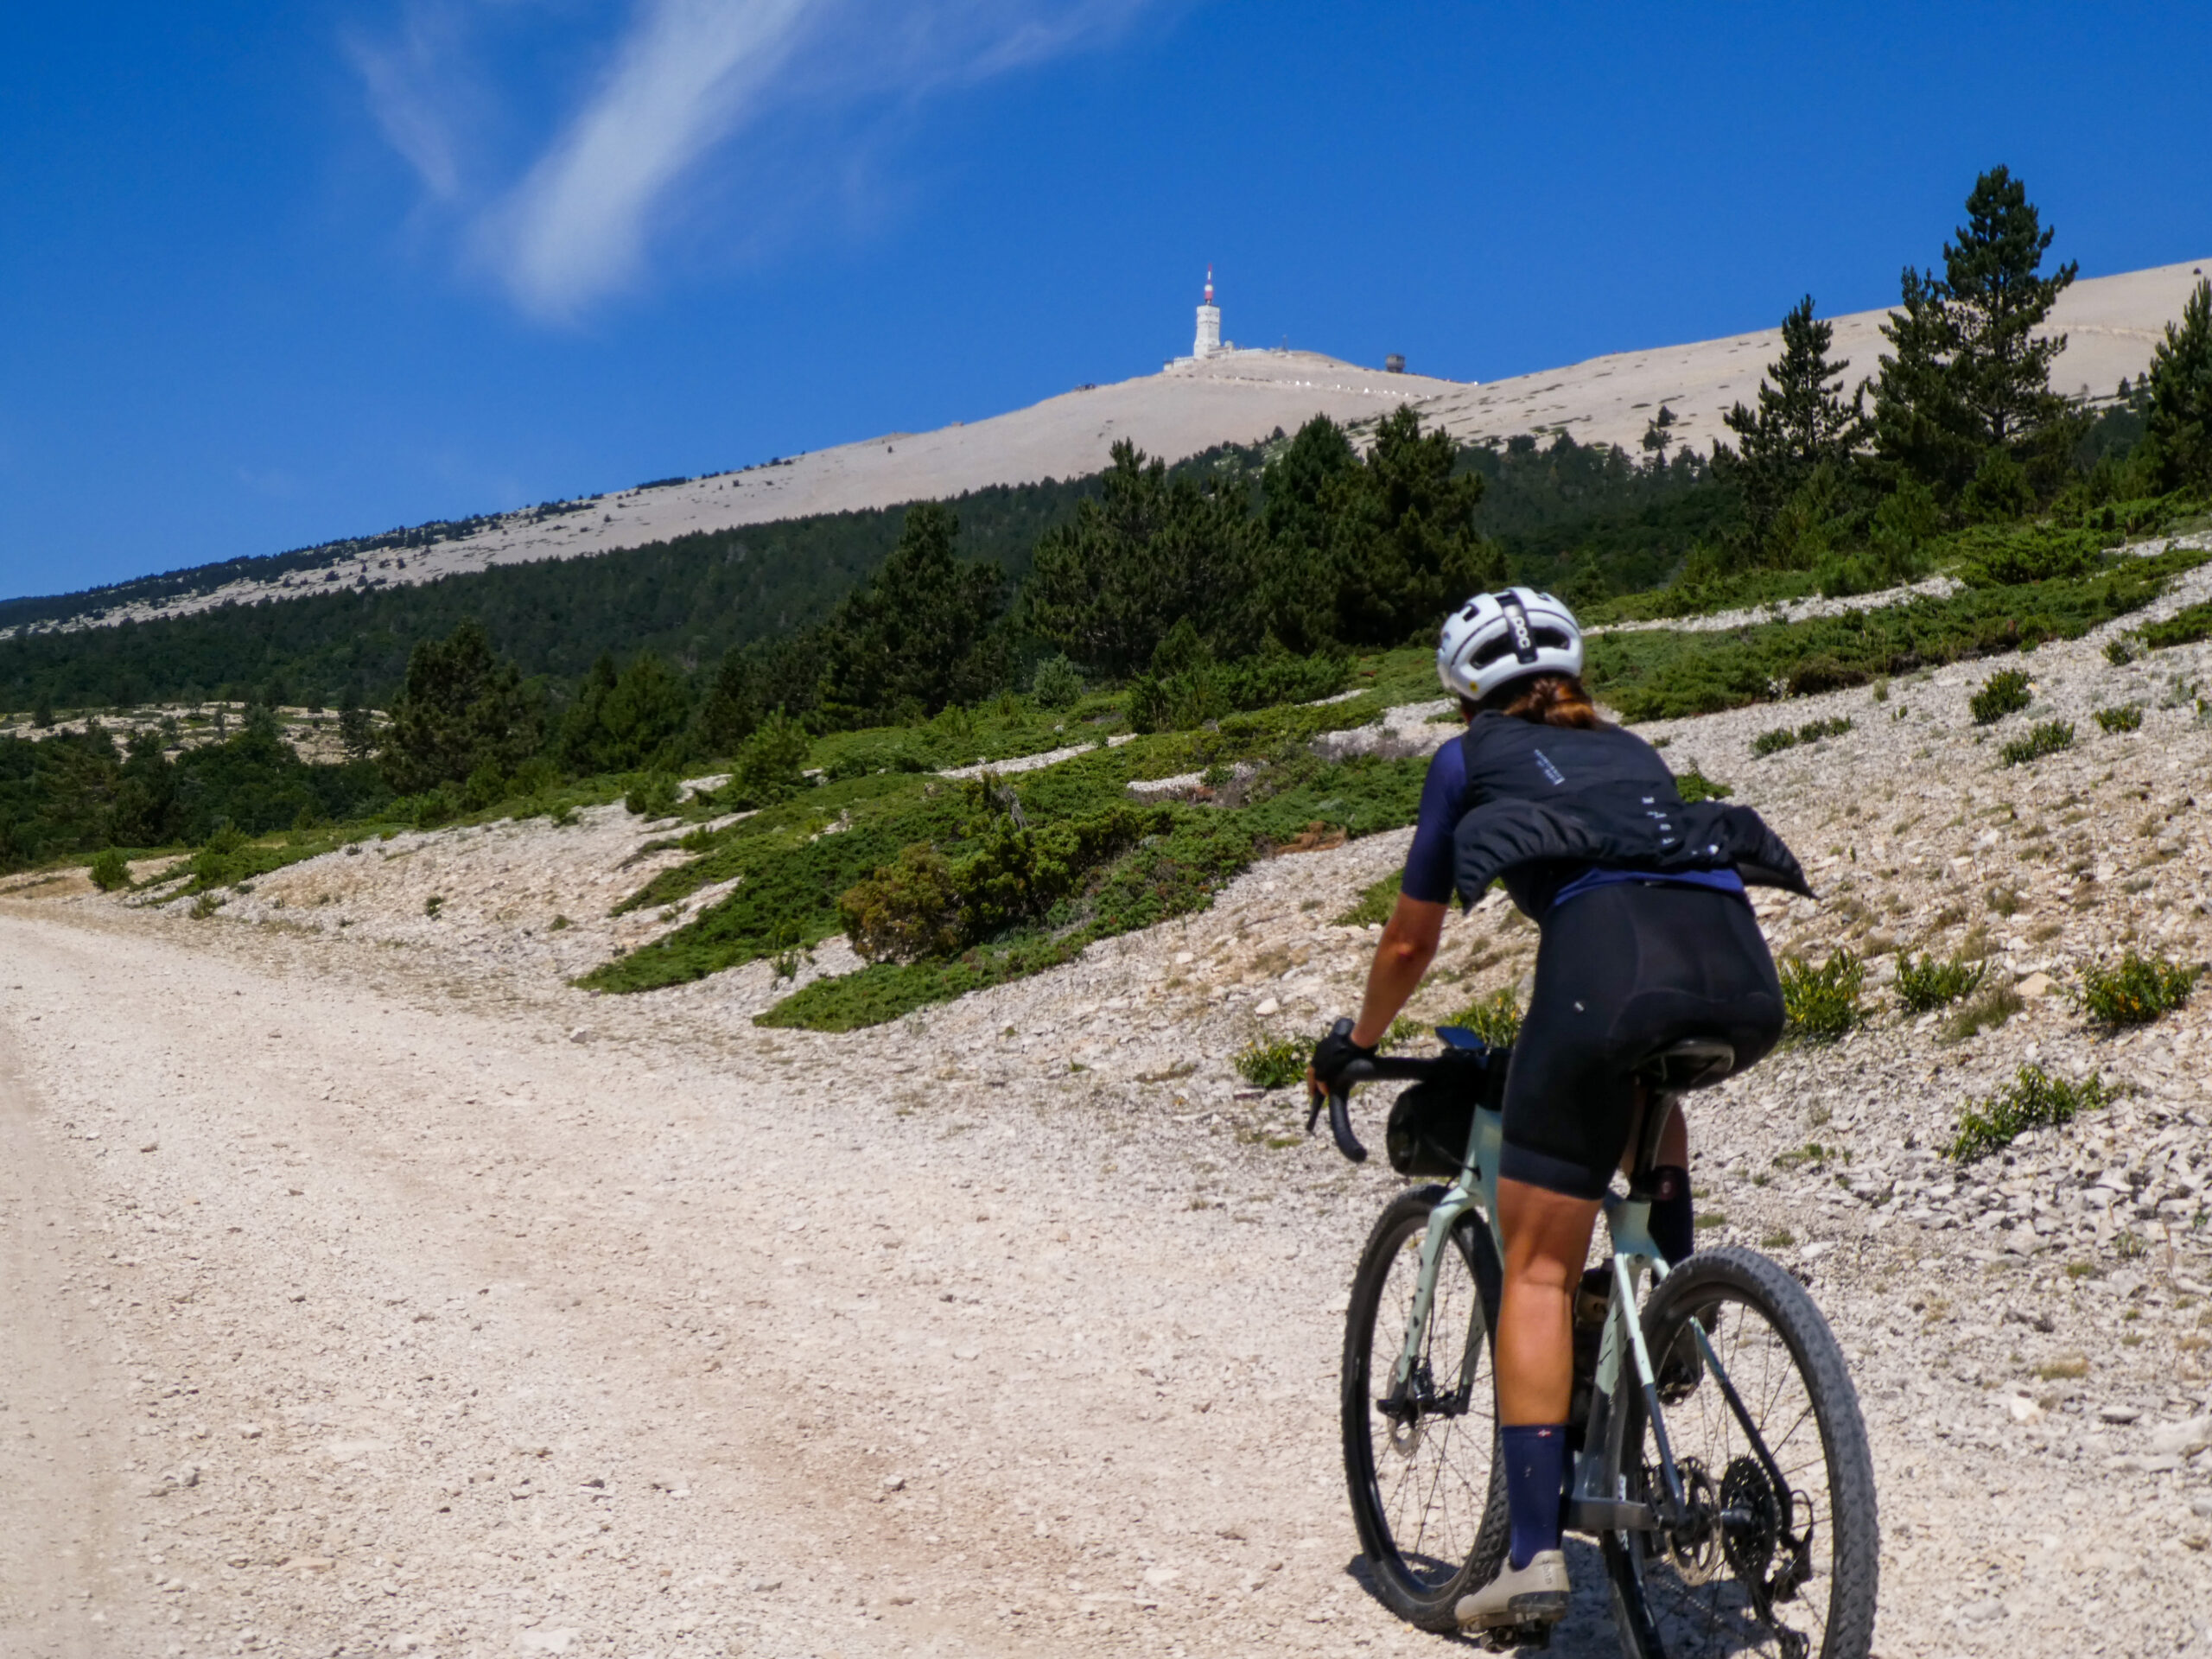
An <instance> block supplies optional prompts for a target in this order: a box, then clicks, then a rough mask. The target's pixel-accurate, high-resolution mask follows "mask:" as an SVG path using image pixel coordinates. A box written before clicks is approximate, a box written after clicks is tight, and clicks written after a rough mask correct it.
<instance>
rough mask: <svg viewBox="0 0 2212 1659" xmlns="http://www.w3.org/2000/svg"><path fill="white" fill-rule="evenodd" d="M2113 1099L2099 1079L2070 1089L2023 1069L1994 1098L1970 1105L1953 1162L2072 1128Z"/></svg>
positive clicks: (2046, 1075) (1952, 1151)
mask: <svg viewBox="0 0 2212 1659" xmlns="http://www.w3.org/2000/svg"><path fill="white" fill-rule="evenodd" d="M2112 1097H2113V1096H2112V1093H2111V1091H2110V1090H2107V1089H2106V1087H2105V1085H2104V1084H2103V1082H2102V1081H2101V1079H2099V1078H2097V1077H2090V1078H2089V1079H2088V1081H2087V1082H2086V1083H2069V1082H2067V1081H2066V1079H2065V1078H2063V1077H2052V1076H2051V1075H2050V1073H2049V1072H2048V1071H2044V1069H2043V1068H2042V1067H2041V1066H2039V1065H2024V1066H2022V1067H2021V1068H2020V1069H2019V1070H2018V1071H2017V1072H2015V1073H2014V1074H2013V1076H2012V1082H2011V1083H2010V1084H2006V1085H2005V1087H2004V1088H2002V1089H2000V1090H1998V1091H1997V1092H1996V1093H1995V1094H1993V1095H1991V1096H1987V1097H1986V1098H1985V1099H1979V1100H1969V1101H1968V1102H1967V1104H1966V1108H1965V1109H1964V1110H1963V1111H1961V1113H1960V1114H1959V1122H1958V1125H1957V1128H1956V1130H1955V1133H1954V1135H1953V1137H1952V1140H1951V1145H1950V1147H1949V1154H1950V1157H1951V1159H1952V1161H1954V1162H1955V1163H1961V1164H1970V1163H1973V1162H1974V1161H1975V1160H1979V1159H1982V1158H1986V1157H1988V1156H1989V1155H1990V1154H1992V1153H1995V1152H2002V1151H2003V1150H2004V1149H2005V1147H2009V1146H2011V1145H2012V1142H2013V1141H2015V1140H2016V1139H2018V1137H2019V1136H2020V1135H2022V1134H2023V1133H2024V1132H2025V1131H2027V1130H2029V1129H2039V1128H2056V1127H2058V1126H2059V1125H2060V1124H2063V1123H2070V1122H2073V1121H2074V1119H2075V1118H2076V1117H2078V1116H2081V1115H2082V1113H2083V1112H2088V1111H2095V1110H2097V1109H2099V1108H2101V1107H2103V1106H2106V1105H2107V1104H2109V1103H2111V1100H2112Z"/></svg>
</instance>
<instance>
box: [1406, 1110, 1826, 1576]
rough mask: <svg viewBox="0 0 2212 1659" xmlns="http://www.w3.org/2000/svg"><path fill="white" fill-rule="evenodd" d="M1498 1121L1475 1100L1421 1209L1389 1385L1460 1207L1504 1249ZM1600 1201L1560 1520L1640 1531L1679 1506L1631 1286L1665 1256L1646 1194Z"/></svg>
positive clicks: (1748, 1426)
mask: <svg viewBox="0 0 2212 1659" xmlns="http://www.w3.org/2000/svg"><path fill="white" fill-rule="evenodd" d="M1674 1104H1675V1102H1674V1100H1673V1098H1672V1097H1671V1096H1662V1097H1661V1098H1660V1100H1658V1101H1655V1103H1654V1106H1655V1109H1662V1108H1663V1109H1671V1108H1672V1107H1673V1106H1674ZM1504 1125H1505V1120H1504V1116H1503V1113H1502V1112H1500V1111H1498V1110H1497V1109H1495V1108H1489V1107H1483V1108H1478V1109H1477V1110H1476V1112H1475V1115H1474V1127H1473V1129H1472V1132H1471V1134H1470V1135H1469V1136H1468V1146H1467V1153H1466V1158H1465V1162H1464V1163H1463V1164H1462V1165H1461V1166H1460V1170H1459V1174H1458V1175H1457V1176H1455V1177H1454V1178H1453V1179H1452V1183H1451V1185H1449V1186H1447V1187H1446V1189H1445V1192H1444V1196H1443V1197H1442V1198H1440V1199H1439V1200H1438V1201H1437V1205H1436V1207H1435V1209H1434V1210H1433V1211H1431V1212H1430V1215H1429V1221H1428V1231H1427V1235H1426V1236H1424V1237H1423V1238H1422V1240H1421V1274H1420V1277H1419V1278H1418V1280H1417V1281H1416V1282H1415V1287H1414V1305H1413V1308H1412V1311H1411V1313H1409V1315H1408V1319H1407V1321H1406V1339H1405V1343H1404V1344H1403V1346H1402V1348H1401V1349H1400V1351H1399V1354H1398V1360H1397V1363H1396V1365H1395V1367H1394V1368H1393V1370H1392V1373H1391V1378H1390V1383H1391V1391H1392V1393H1393V1394H1394V1395H1395V1394H1397V1393H1400V1392H1402V1390H1403V1389H1405V1388H1406V1386H1407V1385H1408V1382H1409V1380H1410V1379H1411V1377H1412V1376H1413V1372H1414V1367H1415V1366H1416V1365H1417V1364H1419V1363H1420V1361H1421V1349H1422V1346H1423V1344H1424V1343H1425V1342H1426V1340H1427V1335H1428V1319H1429V1313H1430V1310H1431V1308H1432V1306H1433V1303H1434V1300H1435V1294H1436V1281H1437V1274H1438V1270H1439V1268H1440V1265H1441V1263H1442V1262H1443V1259H1444V1251H1445V1249H1446V1243H1447V1241H1449V1239H1450V1238H1451V1236H1452V1229H1453V1228H1454V1227H1456V1226H1458V1225H1459V1222H1460V1220H1461V1218H1462V1217H1465V1215H1466V1213H1467V1212H1468V1211H1470V1210H1475V1209H1479V1211H1480V1212H1481V1214H1482V1217H1483V1219H1484V1224H1486V1225H1487V1226H1488V1227H1489V1228H1490V1231H1491V1241H1492V1242H1493V1243H1495V1244H1496V1245H1497V1255H1498V1260H1499V1261H1500V1262H1503V1261H1504V1259H1505V1235H1504V1231H1503V1229H1502V1228H1501V1227H1500V1225H1499V1224H1498V1215H1497V1166H1498V1154H1499V1153H1500V1151H1501V1149H1502V1148H1503V1144H1504ZM1600 1208H1601V1211H1602V1213H1603V1216H1604V1218H1605V1233H1606V1241H1607V1243H1608V1245H1609V1246H1610V1250H1609V1254H1610V1255H1611V1258H1612V1264H1613V1278H1612V1297H1611V1304H1610V1306H1609V1307H1608V1308H1607V1311H1606V1316H1605V1336H1604V1338H1603V1340H1602V1343H1601V1344H1600V1346H1599V1353H1598V1370H1597V1377H1596V1382H1595V1386H1594V1387H1593V1389H1592V1395H1591V1402H1590V1417H1589V1421H1588V1423H1587V1424H1586V1427H1585V1428H1584V1431H1583V1439H1582V1450H1581V1451H1580V1452H1579V1453H1578V1454H1577V1455H1576V1457H1575V1460H1574V1471H1573V1478H1572V1479H1571V1480H1570V1481H1569V1482H1568V1484H1567V1515H1566V1521H1567V1528H1568V1529H1569V1530H1571V1531H1574V1532H1580V1533H1591V1534H1596V1533H1605V1532H1649V1531H1652V1530H1654V1529H1656V1528H1658V1527H1660V1526H1675V1525H1680V1524H1681V1521H1682V1518H1683V1516H1684V1513H1685V1504H1684V1498H1683V1492H1682V1483H1681V1472H1680V1471H1678V1470H1677V1469H1676V1467H1675V1457H1674V1452H1673V1449H1672V1446H1671V1445H1670V1444H1669V1440H1668V1436H1667V1420H1666V1413H1665V1411H1664V1409H1663V1408H1662V1406H1661V1404H1660V1402H1659V1390H1658V1383H1657V1372H1656V1370H1655V1368H1654V1367H1653V1365H1652V1363H1651V1355H1650V1353H1649V1351H1648V1350H1647V1349H1646V1346H1645V1344H1644V1340H1643V1322H1642V1321H1641V1320H1640V1319H1637V1294H1638V1292H1639V1291H1640V1289H1641V1288H1642V1284H1643V1275H1644V1274H1646V1273H1647V1272H1648V1273H1649V1274H1651V1276H1652V1281H1653V1282H1654V1283H1655V1284H1656V1283H1657V1282H1658V1281H1660V1280H1662V1279H1664V1278H1665V1277H1666V1276H1667V1264H1666V1260H1665V1258H1664V1257H1663V1256H1662V1255H1660V1253H1659V1248H1658V1246H1657V1245H1656V1243H1653V1242H1652V1238H1651V1231H1650V1221H1651V1205H1650V1203H1649V1200H1648V1199H1643V1198H1634V1197H1630V1198H1622V1197H1620V1196H1618V1195H1617V1194H1614V1193H1611V1192H1609V1193H1607V1194H1606V1195H1605V1198H1603V1199H1602V1200H1601V1201H1600ZM1692 1328H1693V1329H1694V1330H1696V1332H1697V1335H1696V1341H1697V1344H1698V1348H1699V1351H1700V1357H1702V1359H1703V1360H1704V1363H1705V1364H1706V1365H1707V1367H1708V1368H1709V1370H1710V1374H1711V1375H1712V1376H1713V1378H1714V1380H1715V1381H1716V1383H1718V1385H1719V1389H1720V1391H1721V1393H1722V1395H1723V1396H1724V1398H1726V1401H1727V1402H1728V1405H1729V1408H1730V1410H1731V1411H1732V1414H1734V1415H1735V1416H1736V1418H1737V1420H1738V1423H1739V1424H1740V1425H1741V1427H1742V1428H1743V1430H1744V1432H1745V1435H1746V1436H1747V1437H1748V1438H1749V1440H1750V1441H1751V1445H1752V1446H1753V1447H1755V1448H1756V1450H1757V1452H1758V1457H1759V1459H1760V1460H1761V1462H1763V1463H1764V1464H1765V1465H1767V1466H1768V1468H1769V1469H1770V1470H1772V1469H1773V1459H1772V1457H1771V1455H1770V1453H1769V1452H1768V1451H1767V1447H1766V1445H1765V1442H1764V1440H1763V1439H1762V1438H1761V1437H1760V1435H1759V1434H1758V1430H1757V1428H1756V1427H1755V1426H1754V1425H1753V1424H1752V1423H1751V1421H1750V1417H1749V1415H1748V1414H1747V1413H1746V1412H1745V1409H1744V1408H1743V1405H1742V1402H1741V1400H1740V1398H1739V1397H1738V1395H1737V1393H1736V1389H1735V1388H1734V1386H1733V1384H1732V1383H1730V1382H1729V1380H1728V1376H1727V1373H1726V1370H1724V1369H1723V1368H1722V1366H1721V1363H1720V1360H1719V1356H1718V1355H1717V1354H1715V1353H1714V1352H1713V1346H1712V1344H1711V1343H1710V1342H1709V1341H1707V1338H1706V1334H1705V1332H1704V1331H1703V1330H1702V1329H1700V1328H1698V1327H1696V1325H1694V1322H1693V1325H1692ZM1624 1361H1626V1362H1628V1363H1629V1365H1630V1366H1632V1369H1633V1374H1634V1382H1635V1385H1636V1386H1637V1387H1638V1388H1639V1389H1641V1391H1642V1393H1643V1408H1644V1411H1645V1413H1646V1414H1648V1416H1649V1420H1650V1423H1651V1432H1652V1439H1653V1440H1654V1442H1655V1444H1656V1449H1657V1451H1658V1453H1659V1478H1660V1483H1661V1491H1660V1493H1659V1504H1658V1510H1657V1513H1656V1514H1655V1513H1654V1510H1653V1507H1652V1505H1651V1504H1649V1503H1643V1502H1638V1501H1636V1500H1633V1499H1630V1497H1628V1495H1627V1484H1628V1482H1627V1472H1626V1470H1627V1463H1626V1459H1627V1458H1628V1456H1629V1454H1630V1452H1631V1451H1632V1450H1633V1448H1630V1447H1628V1446H1624V1444H1623V1437H1624V1434H1625V1433H1626V1429H1627V1414H1625V1413H1624V1412H1623V1411H1622V1410H1621V1409H1620V1408H1619V1391H1620V1389H1621V1388H1622V1386H1623V1384H1624ZM1776 1472H1777V1474H1778V1471H1776ZM1777 1486H1778V1487H1779V1488H1780V1490H1781V1491H1783V1493H1784V1494H1785V1496H1784V1498H1783V1502H1784V1504H1785V1505H1786V1504H1787V1503H1788V1497H1787V1496H1786V1494H1787V1493H1788V1491H1789V1488H1788V1486H1787V1484H1786V1483H1783V1482H1781V1481H1779V1480H1778V1479H1777Z"/></svg>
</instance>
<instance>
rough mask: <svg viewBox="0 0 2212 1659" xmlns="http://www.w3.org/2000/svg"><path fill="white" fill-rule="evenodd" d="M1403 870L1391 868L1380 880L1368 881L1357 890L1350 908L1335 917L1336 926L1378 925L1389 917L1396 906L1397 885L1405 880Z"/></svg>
mask: <svg viewBox="0 0 2212 1659" xmlns="http://www.w3.org/2000/svg"><path fill="white" fill-rule="evenodd" d="M1405 875H1406V873H1405V872H1404V871H1403V870H1393V871H1391V872H1390V874H1388V875H1386V876H1384V877H1383V879H1382V880H1380V881H1373V882H1370V883H1369V884H1368V885H1367V886H1366V887H1362V888H1361V889H1360V890H1359V897H1358V899H1357V900H1355V901H1354V902H1353V904H1352V906H1351V909H1349V910H1347V911H1345V912H1344V914H1342V915H1341V916H1339V917H1338V918H1336V925H1337V926H1338V927H1367V926H1370V925H1376V926H1379V925H1381V924H1383V923H1384V922H1387V921H1389V919H1390V912H1392V911H1393V910H1395V909H1396V908H1397V904H1398V885H1399V883H1400V882H1402V881H1403V880H1405Z"/></svg>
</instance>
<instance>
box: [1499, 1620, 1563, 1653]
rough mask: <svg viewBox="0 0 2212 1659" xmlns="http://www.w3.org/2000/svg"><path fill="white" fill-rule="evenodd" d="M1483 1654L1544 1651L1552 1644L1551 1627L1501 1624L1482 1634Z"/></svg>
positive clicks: (1547, 1625) (1539, 1624)
mask: <svg viewBox="0 0 2212 1659" xmlns="http://www.w3.org/2000/svg"><path fill="white" fill-rule="evenodd" d="M1482 1643H1483V1648H1484V1651H1485V1652H1489V1653H1513V1652H1516V1651H1519V1650H1521V1649H1528V1648H1535V1649H1545V1648H1548V1647H1550V1646H1551V1644H1552V1626H1551V1625H1549V1624H1542V1623H1538V1624H1501V1625H1499V1626H1497V1628H1496V1629H1494V1630H1484V1632H1483V1633H1482Z"/></svg>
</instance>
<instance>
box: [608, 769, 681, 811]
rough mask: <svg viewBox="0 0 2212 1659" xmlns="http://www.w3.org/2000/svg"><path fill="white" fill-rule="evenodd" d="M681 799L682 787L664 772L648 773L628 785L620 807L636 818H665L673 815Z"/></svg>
mask: <svg viewBox="0 0 2212 1659" xmlns="http://www.w3.org/2000/svg"><path fill="white" fill-rule="evenodd" d="M682 799H683V786H682V785H679V784H678V783H677V781H676V779H674V778H672V777H671V776H670V775H669V774H668V773H667V772H647V773H645V776H644V777H642V778H640V779H638V781H637V782H636V783H634V784H632V785H630V792H629V793H628V794H626V795H625V796H624V797H623V798H622V805H623V807H624V808H625V810H627V811H629V812H631V813H632V814H633V815H634V816H636V817H641V818H665V817H671V815H673V814H674V812H675V811H676V809H677V804H678V803H679V802H680V801H681V800H682Z"/></svg>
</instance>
